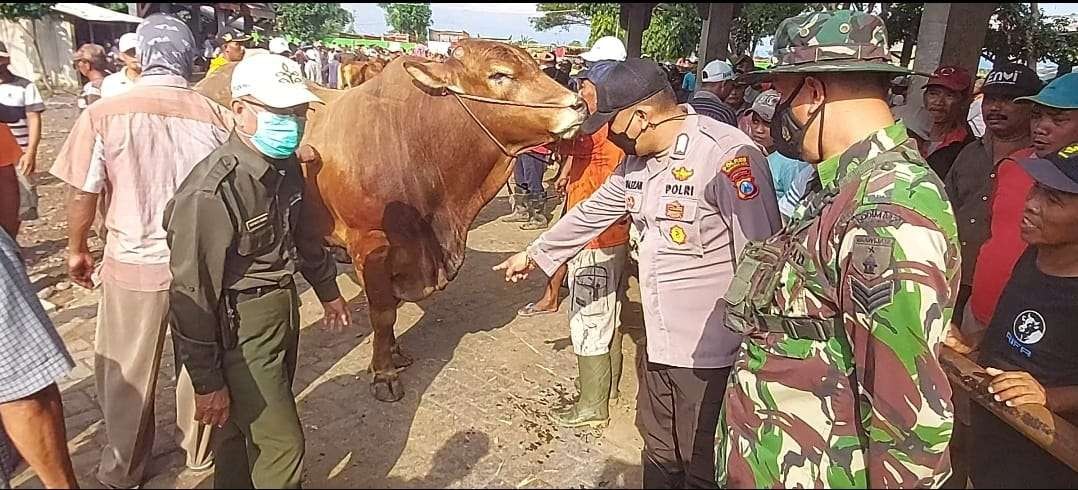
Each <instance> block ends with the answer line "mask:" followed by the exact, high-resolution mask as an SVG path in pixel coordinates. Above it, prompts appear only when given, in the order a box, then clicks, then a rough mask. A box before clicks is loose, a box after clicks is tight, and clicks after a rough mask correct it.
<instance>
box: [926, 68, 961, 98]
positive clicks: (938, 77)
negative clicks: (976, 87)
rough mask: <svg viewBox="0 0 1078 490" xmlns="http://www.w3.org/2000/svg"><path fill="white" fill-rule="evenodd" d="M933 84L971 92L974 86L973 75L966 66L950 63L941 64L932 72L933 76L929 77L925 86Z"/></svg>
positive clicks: (956, 90)
mask: <svg viewBox="0 0 1078 490" xmlns="http://www.w3.org/2000/svg"><path fill="white" fill-rule="evenodd" d="M933 85H939V86H941V87H943V88H946V89H950V90H954V91H955V92H960V93H969V91H970V89H971V88H973V77H971V76H970V74H969V71H967V70H966V69H965V68H959V67H957V66H949V65H947V66H941V67H939V68H936V71H934V72H932V76H931V77H929V79H928V83H926V84H925V88H928V87H931V86H933Z"/></svg>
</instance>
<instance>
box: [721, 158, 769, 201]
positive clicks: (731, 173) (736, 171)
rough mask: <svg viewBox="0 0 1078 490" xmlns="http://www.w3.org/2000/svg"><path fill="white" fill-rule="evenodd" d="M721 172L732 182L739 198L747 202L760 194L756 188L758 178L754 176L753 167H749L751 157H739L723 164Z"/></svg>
mask: <svg viewBox="0 0 1078 490" xmlns="http://www.w3.org/2000/svg"><path fill="white" fill-rule="evenodd" d="M719 171H721V172H722V174H723V175H725V176H726V178H727V179H729V180H730V183H731V184H733V185H734V187H735V188H736V189H737V198H738V199H741V200H743V201H747V200H749V199H752V198H754V197H756V196H757V195H758V194H759V193H760V188H759V187H757V186H756V177H754V176H753V175H752V166H751V165H749V157H747V156H745V155H739V156H736V157H734V158H731V159H730V160H727V161H726V163H724V164H722V167H720V168H719Z"/></svg>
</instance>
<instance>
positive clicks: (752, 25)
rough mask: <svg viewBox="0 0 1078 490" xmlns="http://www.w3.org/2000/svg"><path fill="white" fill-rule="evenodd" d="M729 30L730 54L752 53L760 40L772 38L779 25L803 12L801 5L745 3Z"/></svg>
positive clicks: (803, 5)
mask: <svg viewBox="0 0 1078 490" xmlns="http://www.w3.org/2000/svg"><path fill="white" fill-rule="evenodd" d="M743 5H744V6H743V7H742V8H741V10H740V11H739V12H738V13H737V18H735V19H734V22H733V27H732V28H731V29H730V51H731V53H739V54H740V53H749V54H751V53H753V52H755V51H756V45H757V44H758V43H759V42H760V39H761V38H764V37H768V36H772V35H774V34H775V30H776V29H778V27H779V23H780V22H782V21H783V20H784V19H786V18H787V17H793V16H795V15H797V14H800V13H801V12H802V11H804V10H805V4H801V3H746V4H743Z"/></svg>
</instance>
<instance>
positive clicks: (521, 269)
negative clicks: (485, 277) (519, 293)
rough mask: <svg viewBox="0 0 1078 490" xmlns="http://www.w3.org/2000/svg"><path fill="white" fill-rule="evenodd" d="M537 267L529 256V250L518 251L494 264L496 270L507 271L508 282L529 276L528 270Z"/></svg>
mask: <svg viewBox="0 0 1078 490" xmlns="http://www.w3.org/2000/svg"><path fill="white" fill-rule="evenodd" d="M534 268H535V263H534V262H532V260H531V258H530V257H528V252H518V253H517V254H515V255H513V256H512V257H509V258H508V259H506V261H505V262H502V263H500V264H498V265H496V266H494V270H496V271H501V270H504V271H505V281H506V282H510V281H512V282H519V281H521V280H524V279H527V278H528V272H530V271H531V270H532V269H534Z"/></svg>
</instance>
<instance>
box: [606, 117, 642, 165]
mask: <svg viewBox="0 0 1078 490" xmlns="http://www.w3.org/2000/svg"><path fill="white" fill-rule="evenodd" d="M633 119H636V112H635V111H634V112H633V115H632V117H630V118H629V124H627V125H626V126H625V131H628V130H629V126H630V125H632V123H633ZM639 136H640V135H637V137H639ZM606 139H607V140H609V141H610V142H611V143H614V146H616V147H618V148H621V151H624V152H625V154H626V155H636V138H630V137H629V133H628V132H625V133H615V132H614V130H613V129H610V130H609V131H607V133H606Z"/></svg>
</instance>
